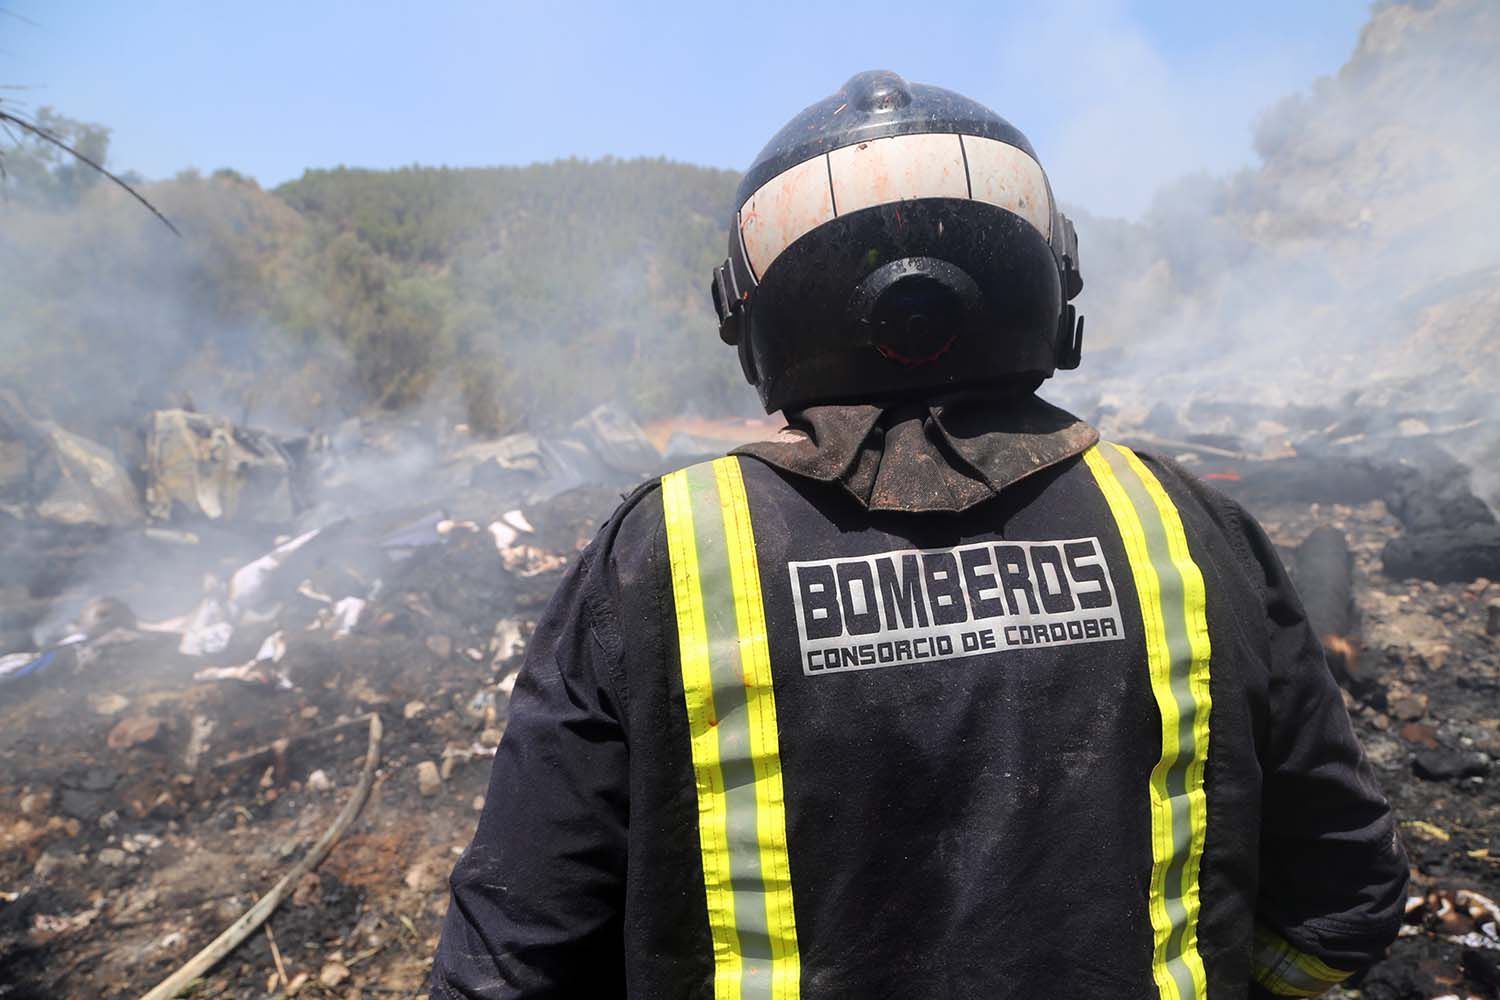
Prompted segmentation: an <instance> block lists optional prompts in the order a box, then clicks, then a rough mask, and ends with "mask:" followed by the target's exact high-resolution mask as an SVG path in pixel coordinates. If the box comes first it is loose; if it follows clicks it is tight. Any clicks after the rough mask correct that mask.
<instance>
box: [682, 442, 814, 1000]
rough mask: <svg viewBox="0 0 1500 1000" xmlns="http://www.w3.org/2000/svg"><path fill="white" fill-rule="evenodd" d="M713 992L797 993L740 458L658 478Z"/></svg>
mask: <svg viewBox="0 0 1500 1000" xmlns="http://www.w3.org/2000/svg"><path fill="white" fill-rule="evenodd" d="M662 506H663V511H664V515H665V519H666V528H667V548H668V555H669V557H670V560H671V564H672V592H673V598H674V600H675V602H676V607H677V625H678V639H679V647H680V649H681V667H682V677H683V697H684V699H685V701H686V704H687V714H688V728H689V734H690V739H691V748H692V756H693V771H694V777H695V784H696V787H697V794H698V804H699V805H698V816H699V846H700V849H701V851H702V854H703V878H704V889H705V898H706V900H707V906H708V917H709V927H710V931H711V934H712V938H713V946H714V997H715V1000H757V998H769V1000H797V997H798V996H799V994H800V979H801V972H800V965H801V963H800V958H799V953H798V948H797V932H796V922H795V918H794V916H793V905H792V887H791V867H790V863H789V861H788V852H787V835H786V804H785V795H784V790H783V787H782V778H781V754H780V737H779V735H778V730H777V726H776V701H775V692H774V688H773V684H772V676H771V662H770V649H769V644H768V641H767V636H766V623H765V609H764V604H763V600H762V595H761V584H760V570H759V564H758V560H757V558H756V552H755V537H754V532H753V530H752V527H751V520H750V507H749V503H748V501H747V500H746V496H745V486H744V479H743V477H742V475H741V472H740V466H739V461H738V460H737V459H734V458H723V459H719V460H718V461H716V462H713V463H710V464H705V465H699V466H694V467H692V468H690V469H684V470H682V471H680V472H675V473H672V474H670V475H668V476H664V477H663V478H662Z"/></svg>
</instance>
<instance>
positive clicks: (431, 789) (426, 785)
mask: <svg viewBox="0 0 1500 1000" xmlns="http://www.w3.org/2000/svg"><path fill="white" fill-rule="evenodd" d="M417 790H418V791H419V792H421V793H422V795H423V796H425V797H427V798H431V797H432V796H434V795H436V794H437V793H438V792H440V791H442V790H443V778H442V775H440V774H439V773H438V766H437V765H436V764H434V763H433V762H432V761H430V760H424V761H422V763H420V764H418V765H417Z"/></svg>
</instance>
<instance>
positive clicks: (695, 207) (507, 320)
mask: <svg viewBox="0 0 1500 1000" xmlns="http://www.w3.org/2000/svg"><path fill="white" fill-rule="evenodd" d="M64 122H65V124H68V125H72V126H74V127H75V129H86V128H89V127H88V126H82V125H78V124H77V123H67V122H66V121H65V120H64ZM28 152H30V153H31V156H32V159H30V160H28V159H27V155H28ZM6 160H7V166H8V167H9V168H10V175H11V177H12V181H11V182H10V185H9V191H10V195H11V197H10V198H9V199H8V200H7V201H6V202H5V203H3V204H0V296H3V301H4V302H5V303H6V308H5V309H4V310H3V311H0V386H4V387H8V388H12V389H15V390H17V391H19V392H20V393H21V394H22V396H23V397H24V398H25V399H26V400H27V402H28V403H29V404H30V405H31V406H33V407H34V408H35V409H37V410H38V411H40V412H41V413H46V414H50V415H52V416H54V417H56V418H58V419H60V420H63V421H64V422H66V423H69V424H74V425H80V424H81V425H92V426H93V427H94V428H96V429H100V428H102V427H105V426H109V425H112V424H116V423H118V422H119V421H122V420H129V419H130V415H131V414H132V413H133V412H139V411H140V410H141V409H143V408H145V407H148V406H155V405H162V404H164V403H171V402H177V401H181V399H182V398H183V397H186V398H187V399H190V400H191V401H192V402H193V403H194V404H196V405H198V406H200V407H202V408H205V409H209V408H212V409H217V410H220V411H222V412H226V413H227V414H229V415H231V416H234V417H236V418H237V419H243V420H249V421H253V422H256V423H260V424H263V425H270V426H277V427H281V428H284V429H288V430H290V429H296V428H301V427H311V426H316V425H320V424H325V423H326V422H327V421H329V420H331V419H336V418H338V417H339V416H341V415H346V414H349V413H354V412H371V411H387V412H390V411H394V412H405V413H432V412H441V413H442V414H443V415H444V416H448V417H451V418H452V419H457V420H464V419H467V420H470V421H474V422H478V423H481V424H485V423H488V424H492V425H493V426H494V429H505V428H507V427H510V426H515V425H516V424H518V423H520V422H523V421H524V422H527V423H530V424H533V425H536V424H541V425H545V424H546V423H548V422H550V421H552V420H566V419H570V418H571V417H574V416H576V415H577V414H578V413H579V412H581V411H583V410H586V409H588V408H589V407H591V406H593V405H596V404H597V403H598V402H600V401H603V400H613V401H617V402H620V403H623V404H624V405H626V406H627V408H629V409H630V410H631V411H633V412H634V413H636V414H637V415H638V416H640V417H642V418H646V417H652V416H657V415H662V414H667V413H678V412H683V411H694V410H696V411H700V412H712V413H720V412H726V411H742V412H752V411H754V409H755V399H754V396H753V394H752V393H751V391H750V390H749V389H748V387H745V386H744V385H743V383H742V381H741V380H740V376H739V373H738V366H737V364H736V363H735V360H734V356H733V354H732V352H730V351H729V350H728V349H727V348H725V347H724V346H723V345H722V344H721V343H720V342H719V340H718V338H717V336H716V335H715V326H714V320H713V317H712V310H711V308H710V306H709V304H708V302H709V298H708V293H707V285H708V276H709V273H710V269H711V268H712V266H713V265H714V264H715V263H717V262H718V261H719V260H720V259H722V255H723V252H724V251H723V243H724V232H725V231H724V224H725V219H726V217H727V209H728V206H729V203H730V201H731V200H732V194H733V190H734V185H735V182H736V179H737V178H736V175H735V174H733V173H731V172H727V171H718V170H709V169H704V168H699V167H692V166H686V165H682V164H677V163H670V162H667V161H664V160H630V161H624V160H604V161H596V162H582V161H577V160H567V161H559V162H555V163H549V164H538V165H533V166H527V167H503V168H486V169H442V168H425V167H411V168H406V169H402V170H395V171H370V170H351V169H342V168H341V169H337V170H319V171H309V172H308V173H306V174H304V175H303V177H301V178H300V179H298V180H296V181H294V182H291V183H288V184H284V185H282V186H281V187H279V188H277V189H275V190H274V191H264V190H262V189H260V188H259V187H258V186H257V185H255V184H254V182H252V181H249V180H246V179H244V178H242V177H240V176H239V175H237V174H235V173H233V172H232V171H220V172H218V173H215V174H213V175H212V176H207V177H204V176H199V175H197V174H194V173H186V174H183V175H180V176H179V177H177V178H176V179H174V180H171V181H166V182H162V183H157V184H150V185H147V186H146V187H145V188H144V189H143V190H144V192H145V193H146V195H147V196H148V197H150V198H151V199H152V200H153V201H154V202H155V203H156V204H157V205H159V206H160V207H161V208H162V210H163V211H165V212H166V213H167V215H168V216H169V217H171V219H172V220H173V222H174V223H175V224H176V225H177V227H178V228H179V229H181V230H182V232H183V237H182V239H176V238H174V237H173V236H172V235H171V234H170V233H169V232H167V231H166V229H165V228H164V227H162V226H161V225H160V224H159V223H157V222H156V221H155V220H153V219H152V218H151V217H150V216H149V215H148V214H146V213H145V212H144V211H142V210H141V209H140V208H139V206H137V205H135V204H133V203H131V202H130V201H129V200H128V199H127V198H126V197H125V196H124V195H123V193H121V192H119V191H117V190H115V189H112V188H111V187H109V186H108V185H107V184H101V183H97V182H87V183H83V184H80V183H79V177H78V176H77V175H76V173H68V174H66V175H64V174H63V171H65V170H70V169H71V168H70V167H69V166H68V165H66V164H64V163H62V162H61V161H48V160H46V158H45V157H44V156H43V155H42V154H41V153H40V151H26V150H23V151H21V152H20V153H19V154H18V153H11V154H8V155H7V157H6ZM64 179H66V181H67V183H63V180H64Z"/></svg>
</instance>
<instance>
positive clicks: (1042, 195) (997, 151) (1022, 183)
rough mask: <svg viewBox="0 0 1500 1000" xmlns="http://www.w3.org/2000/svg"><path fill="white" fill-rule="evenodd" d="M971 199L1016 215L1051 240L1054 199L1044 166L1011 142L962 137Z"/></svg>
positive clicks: (968, 136)
mask: <svg viewBox="0 0 1500 1000" xmlns="http://www.w3.org/2000/svg"><path fill="white" fill-rule="evenodd" d="M963 144H964V157H965V158H966V159H967V160H968V163H969V186H970V189H971V191H972V193H971V194H970V195H969V197H971V198H973V199H974V200H975V201H982V202H985V203H986V204H990V205H995V206H998V207H999V208H1003V209H1006V210H1008V211H1011V212H1014V213H1016V214H1017V215H1019V216H1020V217H1021V218H1023V219H1025V220H1026V221H1027V222H1029V223H1031V224H1032V225H1033V226H1035V227H1036V228H1037V231H1038V232H1040V233H1041V234H1042V235H1043V236H1045V237H1046V238H1047V239H1049V240H1050V239H1051V238H1052V197H1051V196H1050V195H1049V194H1048V193H1047V178H1046V176H1045V175H1044V174H1043V173H1042V166H1041V164H1039V163H1037V162H1036V161H1035V160H1033V159H1032V158H1031V157H1029V156H1027V155H1026V154H1025V153H1023V152H1021V151H1020V150H1019V149H1017V148H1016V147H1015V146H1012V145H1011V144H1010V143H1008V142H1000V141H999V140H997V139H981V138H979V137H978V136H973V135H966V136H964V137H963Z"/></svg>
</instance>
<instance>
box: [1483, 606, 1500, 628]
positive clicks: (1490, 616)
mask: <svg viewBox="0 0 1500 1000" xmlns="http://www.w3.org/2000/svg"><path fill="white" fill-rule="evenodd" d="M1484 614H1485V619H1484V634H1485V635H1490V636H1495V635H1500V601H1491V602H1490V603H1489V604H1488V605H1486V606H1485V609H1484Z"/></svg>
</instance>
